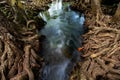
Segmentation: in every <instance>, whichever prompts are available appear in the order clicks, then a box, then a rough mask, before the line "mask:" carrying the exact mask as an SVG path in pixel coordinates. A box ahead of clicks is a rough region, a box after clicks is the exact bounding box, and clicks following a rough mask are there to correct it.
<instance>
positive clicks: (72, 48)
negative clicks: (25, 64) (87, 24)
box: [39, 0, 85, 80]
mask: <svg viewBox="0 0 120 80" xmlns="http://www.w3.org/2000/svg"><path fill="white" fill-rule="evenodd" d="M39 16H40V17H41V18H42V19H43V20H44V21H45V22H46V25H45V27H44V28H43V29H42V30H41V31H40V34H42V35H44V36H45V37H46V39H45V40H44V42H43V47H44V48H43V53H42V54H43V57H44V59H45V62H46V64H45V66H44V69H43V75H42V76H43V78H42V80H68V79H69V78H68V72H69V70H68V68H69V67H70V64H72V65H73V64H74V63H75V62H76V61H79V60H80V54H81V53H80V52H79V51H77V49H78V48H79V47H81V46H82V38H81V37H80V36H81V35H82V34H83V33H84V27H83V24H84V21H85V18H84V14H81V13H79V12H75V11H72V10H71V9H70V8H69V4H64V5H63V3H62V0H56V1H53V2H52V4H51V5H50V8H49V9H48V11H46V12H40V13H39Z"/></svg>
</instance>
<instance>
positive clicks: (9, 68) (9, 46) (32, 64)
mask: <svg viewBox="0 0 120 80" xmlns="http://www.w3.org/2000/svg"><path fill="white" fill-rule="evenodd" d="M1 18H2V19H1ZM8 23H9V24H8ZM28 25H29V26H31V27H32V26H33V27H32V28H31V29H30V30H27V29H26V30H22V33H19V31H18V30H17V29H16V28H15V27H13V26H14V23H11V22H9V21H8V20H7V19H6V18H4V15H2V13H1V12H0V43H1V44H0V79H1V80H26V79H29V80H35V79H36V78H35V77H36V75H34V74H37V75H39V74H40V73H39V71H38V72H36V73H35V71H34V70H40V67H42V63H40V61H41V60H42V58H41V57H40V56H39V55H37V52H39V51H38V50H39V36H38V35H37V33H36V30H35V28H34V25H31V22H29V24H28ZM16 27H17V26H16ZM26 31H29V33H27V32H26ZM24 35H25V36H24ZM19 37H20V38H19ZM26 37H27V38H26ZM21 38H22V39H21ZM31 42H34V43H35V44H31ZM36 42H37V43H36ZM38 62H39V63H38ZM37 77H38V76H37Z"/></svg>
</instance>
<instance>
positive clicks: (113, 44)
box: [0, 0, 120, 80]
mask: <svg viewBox="0 0 120 80" xmlns="http://www.w3.org/2000/svg"><path fill="white" fill-rule="evenodd" d="M48 2H50V1H49V0H48V1H45V2H44V3H42V8H40V7H41V6H40V5H39V4H37V3H38V2H36V3H34V4H36V5H35V6H32V7H31V6H27V8H29V9H28V10H26V12H27V15H29V17H28V16H27V17H26V16H24V15H26V13H24V11H22V10H21V9H19V8H14V9H13V10H18V11H16V12H17V15H19V14H22V15H21V16H22V20H23V21H21V20H20V19H21V18H20V17H17V15H16V14H15V13H16V12H15V11H12V10H11V7H10V6H8V4H6V3H0V11H2V12H3V13H4V14H5V16H6V17H7V19H3V18H4V17H2V19H1V14H0V21H4V22H3V23H1V22H0V60H1V61H0V77H1V80H5V79H10V80H21V79H23V80H24V79H25V80H26V79H28V78H29V80H37V79H38V78H35V79H34V77H41V76H40V75H35V76H34V74H37V73H36V72H38V74H40V73H41V70H39V69H41V68H42V65H44V63H43V59H42V58H41V57H39V50H40V49H41V40H42V39H43V38H42V37H40V36H39V35H37V34H38V30H40V28H41V27H43V25H44V24H41V23H42V21H40V20H39V19H38V18H37V17H36V16H37V14H38V11H41V10H45V9H46V8H48V7H47V6H45V5H46V4H47V3H48ZM43 4H45V5H43ZM72 6H73V7H74V9H77V10H79V11H80V12H81V11H82V12H83V13H84V14H85V18H86V22H85V24H84V25H85V26H86V27H88V32H87V33H85V34H84V35H83V38H84V43H83V48H84V49H83V55H82V58H83V59H82V61H81V62H78V63H77V64H76V66H75V67H74V69H73V71H72V72H71V77H70V80H120V21H115V20H113V15H111V14H104V13H102V14H99V13H97V14H94V13H93V12H91V10H90V9H89V8H87V9H86V10H83V9H84V6H83V5H82V6H81V4H73V5H72ZM76 6H78V7H76ZM36 7H38V8H36ZM103 8H104V7H103ZM103 8H102V9H103ZM105 10H106V9H104V10H103V12H104V11H105ZM19 11H20V12H19ZM32 11H34V13H33V12H32ZM12 12H13V13H12ZM13 15H16V17H17V18H14V17H13ZM33 16H34V18H32V17H33ZM15 19H17V21H18V22H15V21H14V20H15ZM7 21H8V22H9V23H10V24H7V23H8V22H7ZM12 21H14V23H16V24H17V25H15V24H14V23H13V22H12ZM24 22H26V23H24ZM4 24H7V25H4ZM13 24H14V25H13ZM8 25H11V26H8ZM18 25H19V26H18ZM13 26H15V27H13ZM16 26H17V28H16ZM21 26H22V27H21ZM8 33H9V34H8ZM1 36H2V37H1ZM39 37H40V38H39ZM33 43H34V44H33ZM2 46H4V47H2ZM6 51H7V52H6ZM11 58H12V59H11ZM7 70H8V71H7ZM38 70H39V71H38ZM6 76H7V78H6Z"/></svg>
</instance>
